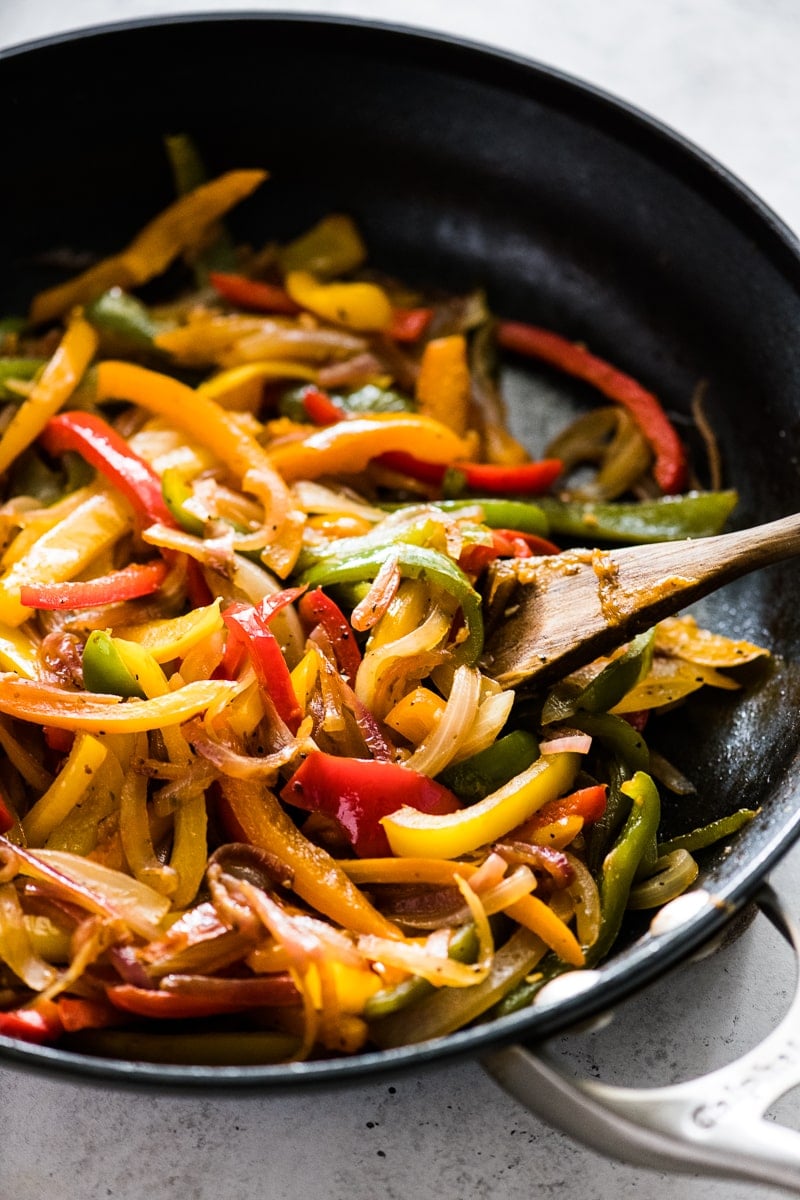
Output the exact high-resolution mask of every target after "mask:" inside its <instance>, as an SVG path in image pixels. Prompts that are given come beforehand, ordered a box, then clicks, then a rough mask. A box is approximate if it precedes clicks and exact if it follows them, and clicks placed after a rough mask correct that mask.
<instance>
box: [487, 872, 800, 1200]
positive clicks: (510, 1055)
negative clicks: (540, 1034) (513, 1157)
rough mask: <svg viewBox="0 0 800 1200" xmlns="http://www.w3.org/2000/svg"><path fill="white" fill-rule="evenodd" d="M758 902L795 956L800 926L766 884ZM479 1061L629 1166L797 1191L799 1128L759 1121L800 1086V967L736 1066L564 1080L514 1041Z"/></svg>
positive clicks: (546, 1058)
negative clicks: (769, 1023)
mask: <svg viewBox="0 0 800 1200" xmlns="http://www.w3.org/2000/svg"><path fill="white" fill-rule="evenodd" d="M757 902H758V905H759V907H760V908H761V910H762V912H764V913H765V914H766V915H767V916H768V917H769V918H770V920H771V921H772V922H773V924H774V925H775V926H776V928H777V929H779V930H780V932H781V933H782V934H783V935H784V937H785V938H786V939H787V941H788V942H790V944H791V945H792V947H793V948H794V951H795V956H796V958H797V959H798V960H800V932H798V929H797V927H796V926H795V925H794V924H793V922H791V921H790V920H789V918H788V916H787V915H786V912H785V911H784V909H783V906H782V905H781V903H780V901H779V899H778V897H777V896H776V895H775V893H774V892H773V890H772V889H771V888H770V887H767V886H765V887H764V888H763V889H762V890H761V892H760V893H759V895H758V896H757ZM483 1065H484V1066H485V1067H486V1069H487V1070H488V1071H489V1073H490V1074H491V1075H492V1076H493V1077H494V1078H495V1079H496V1080H497V1082H498V1083H500V1084H501V1085H502V1086H503V1087H504V1088H505V1089H506V1090H507V1091H509V1092H511V1094H512V1095H514V1096H515V1097H516V1098H517V1099H518V1100H521V1101H522V1103H523V1104H524V1105H526V1107H527V1108H529V1109H530V1110H531V1112H533V1113H535V1114H536V1115H537V1116H538V1117H541V1118H542V1120H544V1121H546V1122H548V1123H549V1124H550V1125H553V1126H554V1127H556V1128H558V1129H560V1130H562V1131H563V1132H564V1133H567V1134H569V1135H570V1136H571V1137H574V1138H575V1140H576V1141H579V1142H583V1143H584V1144H585V1145H587V1146H590V1147H592V1149H594V1150H598V1151H599V1152H600V1153H601V1154H603V1155H605V1156H606V1157H612V1158H617V1159H619V1160H620V1161H622V1162H628V1163H631V1164H633V1165H635V1166H641V1167H650V1168H655V1169H657V1170H665V1171H677V1172H683V1173H687V1174H693V1175H694V1174H697V1175H710V1176H716V1177H719V1178H723V1179H745V1180H748V1181H750V1182H757V1183H764V1184H772V1185H773V1186H777V1187H781V1188H785V1189H786V1190H787V1191H789V1192H792V1193H793V1194H794V1195H798V1196H800V1133H798V1132H796V1131H795V1130H792V1129H787V1128H786V1127H785V1126H782V1125H776V1124H774V1123H771V1122H767V1121H765V1120H764V1119H763V1117H764V1113H765V1112H766V1110H767V1109H768V1108H769V1107H770V1105H771V1104H773V1103H774V1102H775V1101H776V1100H777V1099H778V1098H779V1097H780V1096H782V1095H783V1094H784V1093H785V1092H787V1091H789V1090H790V1089H791V1088H793V1087H795V1086H796V1085H797V1084H800V970H798V986H797V989H796V991H795V996H794V999H793V1001H792V1005H791V1008H790V1009H789V1011H788V1013H787V1014H786V1016H785V1017H784V1018H783V1020H782V1021H781V1023H780V1024H779V1025H778V1027H777V1028H776V1029H775V1030H773V1032H772V1033H771V1034H770V1035H769V1036H768V1037H766V1038H765V1039H764V1041H763V1042H761V1043H760V1044H759V1045H758V1046H756V1047H754V1048H753V1049H752V1050H750V1051H748V1053H746V1054H744V1055H743V1056H742V1057H741V1058H739V1059H737V1060H736V1061H735V1062H733V1063H729V1064H728V1065H727V1066H725V1067H721V1068H720V1069H719V1070H717V1071H712V1072H711V1073H710V1074H708V1075H703V1076H701V1077H700V1078H698V1079H690V1080H688V1081H686V1082H685V1083H678V1084H673V1085H671V1086H669V1087H663V1088H623V1087H611V1086H608V1085H607V1084H603V1083H598V1082H597V1081H595V1080H591V1079H583V1080H576V1079H574V1078H571V1077H568V1076H567V1075H565V1074H564V1072H563V1071H562V1070H560V1069H559V1067H558V1066H557V1065H556V1062H555V1059H554V1058H553V1056H552V1055H548V1054H547V1053H546V1052H544V1051H543V1050H542V1049H541V1048H539V1047H537V1048H536V1049H534V1050H531V1049H528V1048H526V1047H524V1046H511V1047H508V1048H506V1049H503V1050H498V1051H496V1052H493V1053H492V1054H490V1055H488V1056H486V1057H485V1058H484V1060H483Z"/></svg>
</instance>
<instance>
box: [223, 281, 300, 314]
mask: <svg viewBox="0 0 800 1200" xmlns="http://www.w3.org/2000/svg"><path fill="white" fill-rule="evenodd" d="M208 278H209V281H210V283H211V286H212V287H213V288H214V290H215V291H216V292H218V293H219V295H220V296H222V298H223V300H227V301H228V303H229V304H234V305H236V306H237V307H238V308H249V309H253V310H254V311H255V312H273V313H286V314H287V315H293V314H294V313H299V312H300V305H299V304H295V302H294V300H293V299H292V298H291V296H290V295H289V293H288V292H286V291H284V289H283V288H282V287H279V286H278V285H277V284H274V283H262V282H261V281H260V280H257V279H247V278H246V276H244V275H230V274H227V273H226V272H224V271H211V272H210V273H209V276H208Z"/></svg>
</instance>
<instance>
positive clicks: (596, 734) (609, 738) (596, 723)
mask: <svg viewBox="0 0 800 1200" xmlns="http://www.w3.org/2000/svg"><path fill="white" fill-rule="evenodd" d="M570 724H571V725H574V726H575V728H576V729H580V730H582V732H583V733H588V734H589V735H590V737H592V738H596V739H597V740H598V741H600V742H602V743H603V744H604V745H605V746H607V747H608V749H609V750H610V751H611V752H612V753H613V754H614V756H615V757H616V758H618V759H619V760H620V762H622V763H623V764H624V765H625V767H626V768H627V769H628V773H629V775H633V774H635V772H636V771H646V770H648V768H649V765H650V751H649V750H648V749H647V743H646V742H645V740H644V738H643V737H642V735H641V733H640V732H639V731H638V729H634V727H633V726H632V725H631V724H630V722H629V721H626V720H625V719H624V717H617V716H615V715H614V714H613V713H587V712H577V713H575V715H574V717H572V718H570Z"/></svg>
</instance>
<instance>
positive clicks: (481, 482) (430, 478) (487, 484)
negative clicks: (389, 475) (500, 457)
mask: <svg viewBox="0 0 800 1200" xmlns="http://www.w3.org/2000/svg"><path fill="white" fill-rule="evenodd" d="M377 461H378V462H379V463H380V464H381V466H384V467H389V468H390V469H391V470H393V471H401V472H402V473H403V474H404V475H410V476H411V477H412V479H419V480H420V481H421V482H422V483H431V484H435V485H436V486H439V485H441V483H442V481H443V480H444V477H445V474H446V473H447V471H449V470H453V471H460V472H461V474H462V475H463V476H464V480H465V482H466V485H467V487H468V488H470V490H471V491H475V492H491V493H495V494H500V495H506V494H509V495H515V494H516V495H539V494H541V493H542V492H546V491H547V490H548V488H549V487H550V485H551V484H552V483H554V482H555V480H556V479H557V478H558V476H559V475H560V474H561V471H562V469H563V464H562V462H561V460H560V459H558V458H543V459H540V460H539V462H530V463H519V464H518V465H516V466H508V467H506V466H500V465H498V464H496V463H474V462H454V463H450V465H449V466H445V465H443V464H442V463H432V462H424V461H423V460H422V459H419V458H416V457H415V456H414V455H413V454H406V453H405V452H404V451H402V450H392V451H390V452H389V453H388V454H381V455H380V457H379V458H378V459H377Z"/></svg>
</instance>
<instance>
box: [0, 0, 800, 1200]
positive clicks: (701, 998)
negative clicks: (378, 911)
mask: <svg viewBox="0 0 800 1200" xmlns="http://www.w3.org/2000/svg"><path fill="white" fill-rule="evenodd" d="M272 7H276V8H280V9H281V10H283V11H287V12H288V11H307V10H312V11H320V12H322V11H324V12H331V13H337V14H348V15H353V16H362V17H376V18H381V19H384V20H390V21H394V22H399V23H404V24H410V25H419V26H426V27H428V28H435V29H442V30H446V31H450V32H456V33H459V34H461V35H463V36H465V37H468V38H472V39H475V40H479V41H483V42H486V43H491V44H494V45H497V46H500V47H503V48H507V49H511V50H514V51H515V52H518V53H522V54H525V55H527V56H529V57H531V58H537V59H540V60H542V61H545V62H548V63H550V64H552V65H555V66H558V67H560V68H562V69H564V70H566V71H568V72H571V73H572V74H575V75H578V76H582V77H583V78H586V79H589V80H591V81H592V82H594V83H596V84H599V85H600V86H602V87H604V88H606V89H607V90H608V91H611V92H614V93H616V94H617V95H619V96H622V97H624V98H626V99H628V100H631V101H633V102H634V103H636V104H638V105H639V106H640V107H642V108H644V109H645V110H647V111H649V112H650V113H652V114H654V115H655V116H657V117H659V118H661V119H662V120H664V121H666V122H667V123H669V124H671V125H672V126H674V127H675V128H676V129H678V130H679V131H680V132H681V133H683V134H685V135H686V136H688V137H689V138H691V139H693V140H694V141H696V142H697V143H699V144H700V145H701V146H702V147H704V148H705V149H706V150H708V151H710V152H711V153H712V154H714V155H715V156H716V157H717V158H718V159H720V160H721V161H722V162H723V163H724V164H725V165H726V166H728V167H729V168H731V169H732V170H733V171H734V172H735V173H737V174H738V175H739V176H740V177H741V178H742V179H743V180H744V181H745V182H746V183H748V184H749V185H750V186H751V187H752V188H753V189H754V190H755V191H757V192H758V193H759V194H760V195H761V196H762V197H763V198H764V199H765V200H766V201H767V202H768V203H769V204H771V205H772V206H773V207H774V208H775V209H776V210H777V212H778V213H779V214H780V215H781V216H782V217H783V218H784V220H785V221H786V222H787V223H788V224H789V225H790V226H792V227H793V228H795V229H800V155H798V153H797V150H798V130H800V73H798V71H797V58H798V51H800V6H798V5H797V4H796V2H795V0H659V3H658V4H654V5H648V4H645V3H643V2H642V0H638V2H637V0H605V2H604V3H602V4H601V3H596V2H595V3H592V2H591V0H558V3H553V2H552V0H548V2H546V0H492V3H486V2H482V0H403V2H402V3H401V2H400V0H388V2H386V3H381V2H380V0H360V2H359V3H356V2H352V3H342V2H338V0H328V2H327V3H322V0H318V3H316V4H315V5H307V4H306V5H304V4H297V3H291V2H289V0H285V2H284V3H283V4H281V5H277V6H272V5H268V4H265V5H255V4H248V3H245V2H243V0H239V3H236V4H234V5H229V4H225V3H224V0H210V2H208V0H207V2H202V0H187V2H181V0H69V3H65V2H64V0H0V46H5V45H11V44H14V43H16V42H21V41H24V40H27V39H29V38H33V37H37V36H39V35H41V34H47V33H51V32H58V31H61V30H64V29H68V28H76V27H80V26H85V25H89V24H94V23H97V22H101V21H108V20H121V19H124V18H127V17H133V16H147V15H151V14H154V13H166V12H179V11H180V12H183V11H187V12H188V11H199V10H223V9H226V8H235V9H237V10H245V9H253V8H262V9H263V8H267V9H269V8H272ZM34 86H36V85H35V84H34ZM4 186H7V184H4ZM799 867H800V850H795V851H794V852H792V853H791V854H790V855H789V856H788V857H787V859H786V860H785V862H784V863H783V864H782V866H781V867H780V868H779V869H778V870H777V871H776V872H775V875H774V877H773V880H774V882H775V883H776V884H777V885H778V886H779V888H780V890H781V891H782V892H783V893H784V895H785V897H786V899H787V901H788V905H789V908H790V910H791V911H792V912H794V913H795V914H798V913H800V872H798V868H799ZM791 987H792V965H791V962H790V958H789V954H788V952H787V951H786V950H785V949H783V948H782V945H781V943H780V941H779V939H778V938H777V936H776V935H775V934H773V933H772V932H771V931H770V930H769V929H768V927H766V923H765V922H764V920H763V918H762V919H759V921H758V922H757V923H756V924H755V925H753V926H752V927H751V928H750V930H748V932H747V933H745V934H744V936H743V937H741V938H740V939H739V941H738V942H736V943H735V944H734V945H733V946H731V947H729V948H728V949H727V950H725V951H723V952H722V953H720V954H718V955H717V956H716V957H714V958H713V959H710V960H707V961H706V962H704V963H702V964H699V965H696V966H689V967H686V968H682V969H681V970H680V971H679V972H678V973H676V974H675V975H674V976H673V977H672V978H671V979H668V980H664V981H662V982H661V983H660V984H659V985H658V986H657V987H656V988H654V989H651V990H650V991H649V992H648V993H647V994H645V995H643V996H640V997H638V998H637V999H635V1000H634V1001H632V1002H631V1003H630V1004H629V1005H627V1006H626V1008H625V1009H624V1010H623V1011H622V1012H620V1014H618V1017H617V1020H616V1021H615V1022H614V1023H613V1024H612V1026H611V1027H610V1028H609V1029H608V1030H606V1031H605V1032H604V1033H602V1034H600V1035H594V1036H588V1035H587V1036H584V1037H581V1038H575V1039H570V1040H569V1041H567V1039H565V1040H564V1041H563V1042H562V1043H560V1044H559V1050H561V1051H562V1052H563V1054H564V1055H565V1058H566V1059H567V1061H569V1062H570V1063H572V1064H573V1065H574V1066H575V1068H576V1069H578V1070H582V1071H586V1072H589V1073H590V1074H592V1075H598V1076H601V1077H603V1078H605V1079H608V1080H617V1081H619V1082H629V1083H634V1082H635V1083H639V1084H658V1083H666V1082H668V1081H672V1080H674V1079H677V1078H681V1077H686V1076H688V1075H690V1074H693V1073H696V1072H699V1071H702V1070H707V1069H709V1068H710V1067H713V1066H716V1065H720V1064H722V1063H723V1062H726V1061H728V1060H729V1059H730V1058H731V1057H732V1056H733V1055H734V1054H735V1053H736V1052H737V1051H739V1052H740V1051H742V1050H743V1049H744V1048H746V1047H747V1046H749V1045H752V1044H754V1043H755V1042H756V1041H757V1040H758V1038H760V1037H761V1036H763V1035H764V1034H765V1033H766V1032H767V1030H768V1029H770V1028H771V1027H772V1024H773V1023H774V1021H775V1020H776V1018H777V1017H778V1016H779V1015H780V1014H781V1012H782V1011H783V1009H784V1007H785V1005H786V1002H787V998H788V995H789V992H790V990H791ZM774 1115H775V1116H777V1117H778V1118H779V1119H780V1120H782V1121H784V1122H786V1123H787V1124H792V1125H797V1123H798V1122H797V1106H796V1103H795V1101H794V1098H793V1097H788V1098H787V1099H785V1100H784V1101H782V1102H781V1104H780V1105H779V1106H778V1107H777V1108H776V1110H775V1114H774ZM0 1130H1V1131H2V1133H1V1134H0V1200H6V1197H8V1198H11V1197H13V1198H14V1200H48V1198H50V1197H54V1198H58V1200H99V1198H103V1197H114V1198H115V1200H167V1198H171V1197H178V1196H180V1197H186V1198H191V1200H217V1198H218V1197H225V1198H227V1197H244V1196H258V1197H265V1198H267V1200H271V1198H273V1197H275V1198H277V1197H280V1198H281V1200H307V1198H309V1197H319V1198H320V1200H378V1198H382V1200H383V1198H385V1200H406V1198H408V1197H415V1198H419V1200H425V1198H426V1197H434V1196H435V1197H436V1198H437V1200H478V1198H484V1197H502V1198H503V1200H523V1198H525V1200H528V1198H529V1197H533V1196H536V1197H546V1196H553V1197H564V1198H567V1197H580V1198H581V1200H611V1198H612V1197H613V1198H614V1200H622V1198H624V1197H629V1196H630V1197H632V1196H634V1195H635V1196H640V1197H646V1198H648V1200H667V1198H668V1197H669V1198H671V1197H672V1196H673V1195H674V1194H675V1191H676V1188H680V1193H681V1195H682V1196H683V1197H684V1198H685V1200H723V1198H724V1200H750V1198H751V1197H753V1196H755V1195H763V1196H765V1197H767V1196H777V1195H778V1194H779V1193H778V1192H775V1191H772V1190H769V1189H763V1190H758V1191H757V1190H756V1189H754V1188H753V1187H750V1186H746V1185H744V1184H741V1185H738V1184H730V1183H721V1182H715V1181H708V1180H701V1179H697V1178H691V1177H687V1178H685V1179H681V1180H676V1179H675V1178H674V1177H668V1176H664V1175H662V1174H659V1173H656V1172H647V1171H639V1170H634V1169H632V1168H629V1167H626V1166H620V1165H618V1164H616V1163H612V1162H609V1161H607V1160H605V1159H603V1158H602V1157H600V1156H598V1155H596V1154H594V1153H592V1152H590V1151H587V1150H584V1149H582V1148H580V1147H577V1146H575V1145H574V1144H573V1143H571V1142H569V1141H568V1140H567V1139H566V1138H564V1137H563V1136H561V1135H559V1134H556V1133H553V1132H551V1131H550V1130H548V1129H547V1128H545V1127H544V1126H543V1125H541V1124H540V1123H539V1122H538V1121H536V1120H534V1119H533V1118H532V1117H530V1116H529V1115H528V1114H527V1113H526V1112H525V1110H524V1109H522V1108H521V1107H520V1106H519V1105H518V1104H517V1103H516V1102H515V1101H513V1100H511V1099H510V1098H508V1097H507V1096H505V1095H504V1093H502V1092H501V1091H500V1090H499V1089H498V1088H497V1087H496V1086H495V1085H494V1084H493V1083H492V1082H491V1081H490V1080H489V1079H488V1077H487V1076H486V1075H485V1074H484V1073H483V1072H482V1071H481V1069H480V1067H479V1066H478V1065H477V1064H476V1063H472V1062H467V1063H462V1064H457V1065H445V1066H440V1067H438V1068H435V1069H429V1070H427V1071H425V1072H424V1073H422V1074H419V1075H412V1076H403V1077H400V1078H395V1079H377V1080H374V1081H371V1082H368V1083H366V1084H362V1085H360V1086H357V1087H352V1088H349V1089H347V1090H344V1091H327V1092H322V1093H315V1094H308V1095H289V1096H280V1095H279V1096H272V1097H261V1098H258V1097H250V1098H246V1099H215V1098H211V1099H208V1098H194V1097H192V1098H190V1097H185V1096H184V1097H180V1096H178V1097H174V1096H173V1097H166V1096H162V1097H157V1098H155V1097H144V1096H139V1095H134V1094H123V1093H118V1092H114V1091H103V1090H98V1089H94V1088H86V1087H78V1086H76V1085H72V1084H70V1083H65V1082H61V1081H57V1082H53V1081H48V1080H44V1079H41V1078H31V1077H28V1076H26V1075H24V1074H21V1073H17V1072H14V1071H11V1070H9V1069H7V1068H0Z"/></svg>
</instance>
